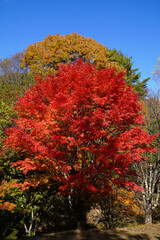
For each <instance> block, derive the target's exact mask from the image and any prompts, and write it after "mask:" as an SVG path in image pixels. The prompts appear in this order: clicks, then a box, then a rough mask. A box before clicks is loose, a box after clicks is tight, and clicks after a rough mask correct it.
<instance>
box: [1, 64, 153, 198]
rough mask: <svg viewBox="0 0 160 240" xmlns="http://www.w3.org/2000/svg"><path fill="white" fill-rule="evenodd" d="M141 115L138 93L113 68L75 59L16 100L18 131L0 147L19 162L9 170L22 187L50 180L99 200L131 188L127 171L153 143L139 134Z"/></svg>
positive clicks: (12, 133)
mask: <svg viewBox="0 0 160 240" xmlns="http://www.w3.org/2000/svg"><path fill="white" fill-rule="evenodd" d="M140 109H141V105H140V104H139V102H138V97H137V94H136V93H135V92H134V91H133V90H132V88H130V87H127V86H126V83H125V80H124V74H123V73H116V71H115V70H114V69H107V70H96V68H95V67H94V66H93V65H92V64H91V63H88V64H87V63H83V62H82V61H81V60H79V61H77V62H76V63H75V64H73V65H71V64H68V65H61V67H60V69H59V70H58V75H57V76H48V77H46V78H45V80H44V81H43V80H42V78H41V77H38V78H37V84H35V86H34V87H32V88H31V89H30V90H28V91H27V92H26V94H25V95H24V96H23V97H22V98H20V99H19V102H18V103H17V106H16V111H17V114H18V116H19V118H18V119H17V120H15V123H16V125H17V126H16V127H13V128H10V129H9V130H8V131H7V138H6V141H5V147H12V148H13V149H14V150H15V151H19V153H20V154H21V155H22V157H23V158H24V156H25V159H24V160H21V161H17V162H14V163H13V165H14V166H16V167H17V168H19V169H20V170H22V171H23V173H24V174H25V175H26V180H25V181H24V183H23V188H24V189H25V188H27V187H29V186H31V185H32V186H37V185H38V184H39V183H45V184H48V185H49V184H51V183H52V182H55V181H56V182H59V183H60V185H61V186H60V190H61V191H66V192H68V193H70V192H71V190H74V191H75V192H78V191H81V192H82V193H83V192H90V193H99V194H100V193H103V192H105V191H108V190H109V189H110V187H111V183H112V184H117V185H125V184H126V185H128V186H131V185H132V187H133V183H130V182H129V181H128V176H129V172H128V171H129V168H130V166H131V164H132V163H133V162H137V161H141V160H143V156H142V153H144V152H145V151H151V148H150V147H149V146H148V144H150V143H151V141H153V137H151V136H149V135H148V134H147V133H146V132H145V131H143V130H142V128H141V127H140V124H142V123H143V118H142V115H141V113H140ZM34 173H35V174H34ZM37 173H38V174H37Z"/></svg>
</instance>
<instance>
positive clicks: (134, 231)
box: [19, 224, 160, 240]
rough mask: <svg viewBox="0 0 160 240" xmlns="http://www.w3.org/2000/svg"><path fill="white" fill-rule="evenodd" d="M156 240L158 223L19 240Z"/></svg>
mask: <svg viewBox="0 0 160 240" xmlns="http://www.w3.org/2000/svg"><path fill="white" fill-rule="evenodd" d="M27 239H28V240H158V239H160V224H154V225H152V226H149V225H147V226H145V225H139V226H132V227H125V228H117V229H114V230H107V231H102V230H98V229H90V230H83V231H79V230H74V231H66V232H60V233H48V234H42V235H39V236H36V237H31V238H23V239H19V240H27Z"/></svg>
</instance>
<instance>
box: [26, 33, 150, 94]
mask: <svg viewBox="0 0 160 240" xmlns="http://www.w3.org/2000/svg"><path fill="white" fill-rule="evenodd" d="M76 58H82V59H83V60H86V61H91V62H92V63H94V65H96V67H97V68H106V67H108V68H110V67H115V68H116V69H117V70H118V71H125V72H126V80H127V82H128V83H129V84H130V85H133V86H134V88H135V90H136V91H137V92H138V93H139V95H140V96H144V95H145V94H146V82H147V80H148V79H145V80H143V81H142V82H141V81H140V75H141V74H140V73H137V70H138V69H132V65H133V63H132V62H131V60H132V57H130V58H129V57H127V56H124V54H123V53H122V52H121V51H117V50H116V49H114V50H109V49H108V48H107V47H105V46H103V45H102V44H100V43H97V41H95V40H93V39H92V38H86V37H84V36H81V35H79V34H77V33H73V34H67V35H65V36H61V35H59V34H56V35H49V36H48V37H45V39H44V40H43V41H40V42H37V43H34V44H32V45H30V46H28V48H27V49H26V51H25V53H24V56H23V57H22V63H21V67H22V68H25V67H28V68H29V70H30V74H31V75H35V74H39V73H40V74H43V75H45V74H50V73H54V74H55V73H56V71H57V69H58V68H59V66H60V64H61V63H70V62H73V61H74V60H75V59H76Z"/></svg>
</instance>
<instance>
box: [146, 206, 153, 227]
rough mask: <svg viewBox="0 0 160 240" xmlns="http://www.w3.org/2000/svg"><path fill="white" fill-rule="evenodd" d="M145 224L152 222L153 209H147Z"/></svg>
mask: <svg viewBox="0 0 160 240" xmlns="http://www.w3.org/2000/svg"><path fill="white" fill-rule="evenodd" d="M145 224H152V210H151V209H146V212H145Z"/></svg>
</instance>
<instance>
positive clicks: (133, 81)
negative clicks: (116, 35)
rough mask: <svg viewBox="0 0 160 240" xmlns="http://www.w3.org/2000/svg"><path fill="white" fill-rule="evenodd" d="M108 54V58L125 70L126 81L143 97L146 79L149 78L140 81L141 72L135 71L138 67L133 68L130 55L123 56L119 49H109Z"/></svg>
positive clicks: (145, 89) (145, 90)
mask: <svg viewBox="0 0 160 240" xmlns="http://www.w3.org/2000/svg"><path fill="white" fill-rule="evenodd" d="M109 54H110V55H109V57H108V60H109V61H111V62H116V63H118V66H120V67H123V68H124V69H125V70H126V74H127V76H126V79H127V83H128V84H129V85H131V86H133V87H134V89H135V90H136V91H137V92H138V94H139V96H140V97H144V96H145V95H146V94H147V81H148V80H149V79H150V78H147V79H144V80H143V81H140V77H141V73H140V72H139V73H137V71H138V70H139V69H138V68H136V69H133V62H132V57H128V56H125V55H124V54H123V53H122V52H121V51H117V50H116V49H113V50H111V49H110V50H109Z"/></svg>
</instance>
